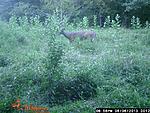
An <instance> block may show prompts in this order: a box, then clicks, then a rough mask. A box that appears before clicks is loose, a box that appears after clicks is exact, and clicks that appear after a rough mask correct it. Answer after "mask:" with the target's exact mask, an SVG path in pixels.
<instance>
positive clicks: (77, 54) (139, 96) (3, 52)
mask: <svg viewBox="0 0 150 113" xmlns="http://www.w3.org/2000/svg"><path fill="white" fill-rule="evenodd" d="M63 18H64V19H63V21H62V20H61V19H62V18H59V17H58V15H57V13H56V14H54V15H51V16H50V17H49V18H48V19H47V20H46V21H45V23H41V22H40V20H39V17H35V18H30V19H28V18H26V17H20V18H16V17H12V18H11V19H10V21H9V22H8V23H5V22H0V78H1V79H0V100H1V101H0V110H1V111H2V112H3V113H10V112H12V113H13V112H14V113H15V112H16V111H14V110H13V109H12V108H11V107H10V105H11V103H12V102H14V101H15V100H16V99H17V98H20V99H21V101H22V102H23V103H32V104H33V105H36V106H43V107H48V108H49V111H50V112H51V113H70V112H72V113H94V112H95V108H96V107H112V108H113V107H150V57H149V55H150V38H149V37H150V29H149V28H150V27H149V23H148V22H146V26H145V28H141V24H140V21H139V19H138V18H135V17H133V18H132V21H131V24H132V28H131V29H124V28H122V27H121V25H120V23H121V22H120V20H119V18H120V17H119V15H116V18H115V19H114V20H113V21H111V20H110V18H109V17H108V21H106V22H105V26H106V28H99V26H96V22H95V19H94V20H93V21H94V22H93V23H95V24H94V27H93V30H94V31H95V32H96V34H97V39H96V40H95V41H94V42H93V43H92V42H90V40H84V41H79V40H76V41H75V42H74V43H72V44H70V43H69V41H68V40H67V39H66V38H65V37H64V36H61V35H60V34H59V32H60V30H61V25H62V24H63V26H64V27H65V28H66V30H68V31H69V30H77V29H81V27H82V28H84V29H85V28H87V29H88V28H89V20H88V18H87V17H84V18H83V21H82V22H80V23H76V24H73V23H69V22H67V18H65V17H63ZM94 18H96V17H95V16H94ZM29 23H30V24H29Z"/></svg>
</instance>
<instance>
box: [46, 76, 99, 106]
mask: <svg viewBox="0 0 150 113" xmlns="http://www.w3.org/2000/svg"><path fill="white" fill-rule="evenodd" d="M96 88H97V85H96V84H95V83H94V81H93V80H92V79H91V78H89V77H88V76H76V77H74V78H71V79H65V80H64V79H60V80H59V81H56V83H55V85H54V86H53V87H52V89H53V93H50V94H49V100H51V102H50V103H53V104H62V103H64V102H66V101H76V100H81V99H84V100H87V99H89V98H91V97H94V96H96Z"/></svg>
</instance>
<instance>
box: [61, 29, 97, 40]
mask: <svg viewBox="0 0 150 113" xmlns="http://www.w3.org/2000/svg"><path fill="white" fill-rule="evenodd" d="M64 30H65V29H64V28H63V29H62V30H61V32H60V34H63V35H64V36H65V37H66V38H67V39H68V40H69V41H70V43H72V42H73V41H74V40H75V39H76V38H78V37H79V38H80V40H81V41H82V40H84V39H91V42H93V41H94V40H95V39H96V33H95V32H94V31H73V32H69V31H64Z"/></svg>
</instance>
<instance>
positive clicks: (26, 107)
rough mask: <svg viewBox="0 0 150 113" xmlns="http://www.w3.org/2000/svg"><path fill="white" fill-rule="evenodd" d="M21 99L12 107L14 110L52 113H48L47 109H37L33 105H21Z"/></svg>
mask: <svg viewBox="0 0 150 113" xmlns="http://www.w3.org/2000/svg"><path fill="white" fill-rule="evenodd" d="M20 102H21V101H20V99H17V100H16V101H15V102H14V103H13V104H12V105H11V106H12V108H14V109H16V110H26V111H29V110H30V111H34V112H35V113H50V112H49V111H48V108H45V107H37V106H33V105H32V104H30V105H27V104H26V105H21V103H20Z"/></svg>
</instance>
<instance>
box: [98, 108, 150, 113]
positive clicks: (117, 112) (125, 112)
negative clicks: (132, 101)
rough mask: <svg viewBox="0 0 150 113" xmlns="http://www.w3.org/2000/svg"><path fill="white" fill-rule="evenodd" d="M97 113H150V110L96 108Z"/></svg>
mask: <svg viewBox="0 0 150 113" xmlns="http://www.w3.org/2000/svg"><path fill="white" fill-rule="evenodd" d="M96 113H150V108H96Z"/></svg>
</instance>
